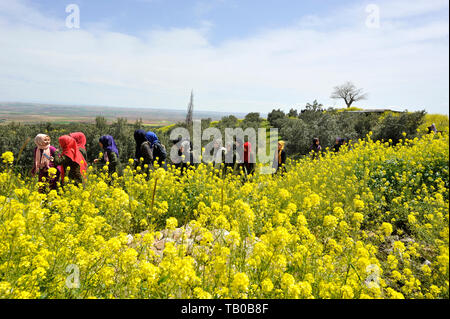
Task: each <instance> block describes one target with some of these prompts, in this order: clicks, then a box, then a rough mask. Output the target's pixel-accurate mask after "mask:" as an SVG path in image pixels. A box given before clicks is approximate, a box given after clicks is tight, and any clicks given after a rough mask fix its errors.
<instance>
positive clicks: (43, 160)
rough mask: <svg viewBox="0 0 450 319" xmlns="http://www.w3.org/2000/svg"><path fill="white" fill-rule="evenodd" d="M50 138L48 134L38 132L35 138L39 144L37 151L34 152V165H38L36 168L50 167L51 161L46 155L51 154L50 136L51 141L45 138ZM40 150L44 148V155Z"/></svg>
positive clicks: (37, 144)
mask: <svg viewBox="0 0 450 319" xmlns="http://www.w3.org/2000/svg"><path fill="white" fill-rule="evenodd" d="M46 138H49V136H48V135H46V134H38V135H36V137H35V138H34V143H35V144H36V146H37V148H38V149H37V150H36V153H35V154H34V165H35V167H36V170H39V169H41V168H45V167H46V168H49V164H50V161H49V160H48V158H47V157H45V156H44V154H45V155H47V156H49V157H50V156H51V154H50V138H49V141H48V142H46V141H45V139H46ZM39 150H42V155H41V152H40V151H39Z"/></svg>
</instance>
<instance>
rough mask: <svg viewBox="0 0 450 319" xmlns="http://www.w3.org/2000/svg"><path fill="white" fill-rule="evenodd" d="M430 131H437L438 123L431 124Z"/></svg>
mask: <svg viewBox="0 0 450 319" xmlns="http://www.w3.org/2000/svg"><path fill="white" fill-rule="evenodd" d="M430 131H432V132H434V133H437V128H436V125H435V124H434V123H433V124H431V126H430Z"/></svg>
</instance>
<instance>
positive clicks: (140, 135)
mask: <svg viewBox="0 0 450 319" xmlns="http://www.w3.org/2000/svg"><path fill="white" fill-rule="evenodd" d="M134 140H135V141H136V154H135V157H136V159H137V160H139V158H140V157H141V145H142V143H144V142H145V141H146V138H145V131H144V130H136V131H134Z"/></svg>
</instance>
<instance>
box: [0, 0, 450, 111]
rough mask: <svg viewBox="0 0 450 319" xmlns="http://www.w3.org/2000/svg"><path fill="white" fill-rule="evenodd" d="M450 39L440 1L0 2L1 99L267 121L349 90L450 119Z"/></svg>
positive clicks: (376, 102)
mask: <svg viewBox="0 0 450 319" xmlns="http://www.w3.org/2000/svg"><path fill="white" fill-rule="evenodd" d="M70 3H74V4H77V5H78V6H79V8H80V21H81V24H80V29H68V28H66V26H65V19H66V17H67V15H68V14H67V13H66V12H65V8H66V6H67V5H68V4H70ZM369 4H375V5H376V6H377V8H378V9H379V13H380V14H379V21H380V25H379V27H375V28H374V27H370V26H368V25H367V24H366V22H367V19H368V16H369V15H370V13H369V12H366V8H367V5H369ZM448 36H449V35H448V1H447V0H414V1H406V0H384V1H348V0H321V1H317V0H304V1H298V0H278V1H267V0H266V1H265V0H260V1H256V0H208V1H206V0H184V1H175V0H134V1H118V0H70V1H63V0H39V1H35V0H33V1H30V0H0V47H1V48H2V50H0V101H22V102H39V103H62V104H82V105H113V106H133V107H155V108H161V107H162V108H171V109H184V108H185V107H186V105H187V103H188V99H189V93H190V90H191V89H194V93H195V98H196V99H195V102H196V103H195V105H196V108H197V109H201V110H211V111H222V112H226V111H237V112H251V111H259V112H264V113H265V112H269V111H270V110H272V109H273V108H282V109H285V110H289V108H291V107H296V108H302V107H304V105H305V104H306V103H307V102H311V101H313V100H314V99H317V100H319V102H321V103H323V104H324V105H326V106H336V107H341V106H343V105H342V102H339V101H336V100H332V99H330V94H331V91H332V89H333V87H334V86H335V85H338V84H341V83H344V82H346V81H352V82H354V83H355V85H357V86H358V87H362V88H364V89H365V90H366V91H367V92H368V93H369V99H368V100H366V101H362V102H359V103H358V106H362V107H378V108H386V107H391V108H394V109H399V110H404V109H408V110H419V109H426V110H427V111H428V112H430V113H446V114H448V101H449V95H448V85H449V83H448V77H449V74H448V68H449V66H448V58H449V57H448V55H449V50H448V46H449V43H448Z"/></svg>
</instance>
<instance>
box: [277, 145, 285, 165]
mask: <svg viewBox="0 0 450 319" xmlns="http://www.w3.org/2000/svg"><path fill="white" fill-rule="evenodd" d="M278 144H281V149H279V150H278V164H280V163H281V152H282V151H283V150H284V141H278Z"/></svg>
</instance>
